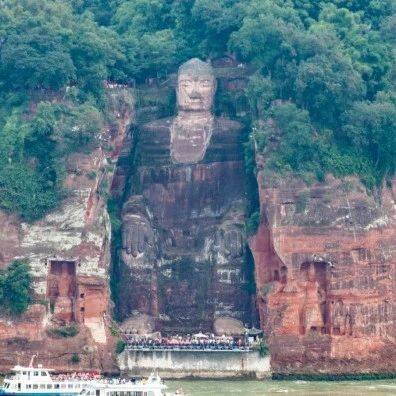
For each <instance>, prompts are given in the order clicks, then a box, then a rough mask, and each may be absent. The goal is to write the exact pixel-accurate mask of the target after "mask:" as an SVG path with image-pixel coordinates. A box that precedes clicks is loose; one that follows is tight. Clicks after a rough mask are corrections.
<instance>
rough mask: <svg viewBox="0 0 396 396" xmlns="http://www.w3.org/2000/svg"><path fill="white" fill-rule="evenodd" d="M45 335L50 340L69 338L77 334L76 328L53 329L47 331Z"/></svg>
mask: <svg viewBox="0 0 396 396" xmlns="http://www.w3.org/2000/svg"><path fill="white" fill-rule="evenodd" d="M47 334H48V335H49V336H50V337H52V338H69V337H75V336H76V335H77V334H78V327H77V326H74V325H72V326H62V327H54V328H51V329H48V330H47Z"/></svg>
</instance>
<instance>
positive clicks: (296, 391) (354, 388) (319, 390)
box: [166, 380, 396, 396]
mask: <svg viewBox="0 0 396 396" xmlns="http://www.w3.org/2000/svg"><path fill="white" fill-rule="evenodd" d="M166 384H167V385H168V387H169V391H175V390H176V389H177V388H180V387H181V388H182V389H183V391H184V393H185V395H189V396H204V395H208V396H209V395H210V396H212V395H213V396H228V395H240V396H242V395H246V396H258V395H282V394H285V395H286V394H287V395H290V396H327V395H332V396H333V395H334V396H348V395H353V396H357V395H362V396H385V395H386V396H391V395H392V396H396V380H383V381H382V380H378V381H339V382H326V381H320V382H319V381H318V382H315V381H313V382H312V381H272V380H263V381H243V380H241V381H239V380H234V381H220V380H216V381H208V380H197V381H166Z"/></svg>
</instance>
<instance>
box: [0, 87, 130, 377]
mask: <svg viewBox="0 0 396 396" xmlns="http://www.w3.org/2000/svg"><path fill="white" fill-rule="evenodd" d="M107 95H108V104H109V107H108V115H109V117H108V119H111V120H112V121H111V122H108V124H107V125H106V127H105V128H104V129H103V130H102V131H98V134H100V138H99V139H98V141H99V142H100V144H99V145H98V147H96V148H95V149H94V150H93V151H92V152H90V153H78V154H73V155H70V156H69V157H68V158H67V177H66V180H65V185H66V188H67V190H68V196H67V198H66V199H65V200H64V201H63V202H62V204H61V206H60V207H59V209H57V210H56V211H54V212H52V213H50V214H48V215H47V216H45V217H44V218H43V219H42V220H40V221H37V222H35V223H33V224H26V223H22V222H21V221H20V220H19V219H18V218H17V217H16V216H10V215H6V214H4V213H2V212H0V230H1V231H0V268H4V267H5V266H7V265H8V264H9V263H10V262H11V261H12V260H13V259H15V258H26V259H27V260H28V261H29V264H30V266H31V268H32V276H33V279H34V285H33V286H34V291H35V297H36V300H37V301H40V302H41V304H37V305H33V306H31V307H30V309H29V310H28V312H27V313H26V314H25V315H23V316H22V317H20V318H9V317H6V316H5V314H4V312H3V313H2V312H1V311H0V371H1V370H3V369H8V368H9V367H11V366H12V365H14V364H16V362H17V361H19V362H20V363H27V362H28V361H29V359H30V357H31V355H33V354H35V353H37V354H38V361H39V362H41V363H44V364H50V365H51V366H52V367H54V368H57V369H60V370H67V369H68V368H70V369H73V370H75V369H76V368H80V369H84V368H85V369H93V368H97V369H103V370H106V371H111V370H114V369H116V367H115V366H114V356H113V355H112V353H113V352H114V340H113V339H112V337H111V334H110V332H109V329H108V327H109V326H108V325H109V320H108V315H107V314H108V311H109V303H110V300H109V275H108V269H109V266H110V222H109V217H108V213H107V209H106V199H107V192H108V190H109V186H110V184H111V182H112V179H113V174H114V169H115V165H116V163H117V160H118V157H119V155H120V152H121V149H122V147H123V145H124V140H125V138H126V135H127V131H128V125H129V122H130V119H131V117H132V110H133V103H132V99H131V98H132V96H131V92H130V91H129V89H127V88H124V87H120V86H109V87H108V90H107ZM61 325H76V326H78V329H79V333H78V335H77V336H75V337H72V338H61V339H58V338H54V337H53V336H52V337H50V336H49V335H48V329H49V328H54V327H55V328H56V327H58V326H61ZM73 353H78V354H79V356H80V359H81V362H80V363H79V365H78V366H75V365H73V366H72V367H71V355H72V354H73Z"/></svg>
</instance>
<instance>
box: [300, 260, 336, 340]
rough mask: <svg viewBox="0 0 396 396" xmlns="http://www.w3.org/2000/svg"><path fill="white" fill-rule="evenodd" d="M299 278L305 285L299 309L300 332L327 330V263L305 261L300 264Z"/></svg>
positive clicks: (324, 332) (325, 332)
mask: <svg viewBox="0 0 396 396" xmlns="http://www.w3.org/2000/svg"><path fill="white" fill-rule="evenodd" d="M300 279H301V281H302V282H303V284H304V285H305V300H304V303H303V307H302V310H301V317H300V327H301V334H305V333H307V332H315V333H316V332H319V333H322V334H327V333H328V332H329V327H330V324H329V312H328V311H329V309H328V301H327V287H328V264H327V263H325V262H305V263H303V264H301V266H300Z"/></svg>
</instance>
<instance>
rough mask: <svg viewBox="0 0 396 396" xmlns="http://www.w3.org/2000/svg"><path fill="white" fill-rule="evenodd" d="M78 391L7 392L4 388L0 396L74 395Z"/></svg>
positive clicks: (0, 391) (0, 390)
mask: <svg viewBox="0 0 396 396" xmlns="http://www.w3.org/2000/svg"><path fill="white" fill-rule="evenodd" d="M78 394H79V392H76V393H59V392H58V393H55V392H54V393H49V392H30V393H27V392H7V391H5V390H4V389H0V395H1V396H31V395H35V396H76V395H78Z"/></svg>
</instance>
